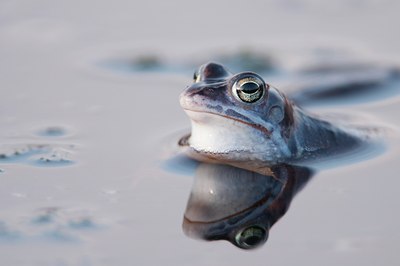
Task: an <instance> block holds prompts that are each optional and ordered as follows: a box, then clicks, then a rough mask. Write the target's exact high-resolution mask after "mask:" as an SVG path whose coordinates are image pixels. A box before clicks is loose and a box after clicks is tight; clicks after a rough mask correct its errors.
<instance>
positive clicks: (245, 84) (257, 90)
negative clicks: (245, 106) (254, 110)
mask: <svg viewBox="0 0 400 266" xmlns="http://www.w3.org/2000/svg"><path fill="white" fill-rule="evenodd" d="M264 90H265V86H264V83H263V81H262V80H261V79H259V78H257V77H254V76H252V77H245V78H243V79H240V80H238V81H236V82H235V84H233V92H234V94H235V95H236V96H237V97H238V98H239V99H240V100H241V101H243V102H246V103H254V102H256V101H258V100H259V99H261V97H262V96H263V94H264Z"/></svg>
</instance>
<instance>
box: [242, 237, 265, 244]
mask: <svg viewBox="0 0 400 266" xmlns="http://www.w3.org/2000/svg"><path fill="white" fill-rule="evenodd" d="M260 240H261V238H260V236H250V237H247V238H246V239H244V240H243V242H244V243H245V244H246V245H248V246H254V245H257V244H258V243H259V242H260Z"/></svg>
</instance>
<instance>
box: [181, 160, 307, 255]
mask: <svg viewBox="0 0 400 266" xmlns="http://www.w3.org/2000/svg"><path fill="white" fill-rule="evenodd" d="M270 170H271V171H270V175H261V174H259V173H255V172H251V171H248V170H244V169H240V168H235V167H233V166H228V165H220V164H206V163H203V164H200V165H199V167H198V168H197V171H196V176H195V181H194V184H193V187H192V191H191V194H190V197H189V200H188V203H187V207H186V211H185V215H184V220H183V230H184V232H185V234H186V235H188V236H190V237H193V238H201V239H205V240H228V241H230V242H231V243H232V244H234V245H236V246H237V247H239V248H243V249H252V248H255V247H259V246H261V245H262V244H264V243H265V242H266V241H267V239H268V235H269V230H270V228H271V227H272V225H274V224H275V222H276V221H277V220H279V218H281V217H282V216H283V215H284V214H285V212H286V211H287V209H288V207H289V205H290V202H291V201H292V199H293V197H294V195H295V194H296V193H297V192H298V191H299V190H300V189H301V188H302V187H304V185H305V184H306V183H307V182H308V181H309V179H310V178H311V176H312V171H311V170H310V169H308V168H304V167H297V166H289V165H278V166H274V167H272V168H270Z"/></svg>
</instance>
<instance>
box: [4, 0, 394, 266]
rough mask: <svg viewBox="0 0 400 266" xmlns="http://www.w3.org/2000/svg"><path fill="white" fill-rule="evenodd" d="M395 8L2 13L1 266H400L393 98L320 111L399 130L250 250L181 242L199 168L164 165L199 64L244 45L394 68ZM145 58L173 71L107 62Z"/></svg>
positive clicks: (306, 2) (79, 6)
mask: <svg viewBox="0 0 400 266" xmlns="http://www.w3.org/2000/svg"><path fill="white" fill-rule="evenodd" d="M398 8H399V5H398V4H397V2H396V1H389V0H387V1H350V2H349V1H336V2H335V3H331V2H326V3H323V2H319V1H312V0H303V1H283V2H282V1H281V2H279V3H278V2H274V1H266V2H265V1H253V2H252V3H249V2H238V3H235V4H233V3H230V2H227V1H220V2H214V1H203V2H193V3H190V2H188V1H169V2H165V3H161V2H159V3H156V2H145V3H138V2H135V1H133V2H132V1H117V2H115V1H113V2H92V1H88V2H84V3H83V2H77V1H76V2H74V1H63V2H61V3H59V2H54V3H53V2H48V1H35V2H31V1H2V3H0V47H1V49H0V54H1V62H0V77H1V85H0V123H1V125H2V126H1V131H0V140H1V147H0V148H1V151H0V154H3V156H2V157H4V158H2V159H1V161H0V180H1V186H0V199H1V200H0V264H1V265H85V266H86V265H161V264H162V265H187V264H191V265H242V264H252V265H261V264H262V265H265V264H271V265H293V264H296V265H321V264H323V265H338V264H341V265H361V264H363V265H377V264H380V265H398V263H399V261H400V256H399V254H398V242H399V240H400V233H399V232H398V230H397V228H398V224H399V223H400V215H398V211H397V210H398V209H399V200H398V199H397V190H398V185H399V184H400V182H399V179H398V176H397V170H398V167H397V163H399V159H398V158H399V157H398V152H399V145H398V141H397V135H398V131H397V125H398V124H399V122H400V118H399V116H398V114H397V113H398V112H399V107H398V104H399V101H400V99H399V97H398V96H396V94H389V96H386V97H379V99H376V100H368V101H367V100H366V101H362V102H358V103H353V102H351V101H350V102H349V103H348V104H346V105H342V106H340V107H337V106H335V105H326V106H325V105H322V106H321V105H320V106H315V107H312V108H311V111H315V112H320V111H324V112H329V111H338V109H339V110H340V111H341V112H344V113H351V114H353V113H354V114H362V115H366V116H368V117H370V118H369V120H370V121H371V122H373V123H379V124H382V125H384V126H385V127H388V128H390V130H389V132H388V135H387V137H386V139H387V143H388V148H387V150H386V151H385V153H383V154H381V155H380V156H378V157H375V158H373V159H369V160H364V161H360V162H357V163H354V164H349V165H344V166H341V167H333V168H330V169H329V170H325V171H322V172H320V173H318V175H317V176H315V177H314V178H313V179H312V180H311V181H310V182H309V184H308V185H307V187H306V188H305V189H304V190H303V191H302V192H301V193H300V194H299V195H298V196H296V198H295V199H294V200H293V202H292V205H291V207H290V210H289V212H288V213H287V214H286V215H285V216H284V217H283V218H282V219H281V220H280V221H279V222H278V223H277V224H275V225H274V227H273V228H272V230H271V233H270V236H269V240H268V242H267V244H266V245H264V246H263V247H261V248H259V249H257V250H254V251H243V250H239V249H237V248H236V247H234V246H232V245H231V244H230V243H228V242H226V241H218V242H203V241H197V240H193V239H190V238H187V237H186V236H185V235H184V233H183V232H182V227H181V226H182V219H183V213H184V211H185V207H186V202H187V199H188V197H189V193H190V189H191V186H192V182H193V177H192V176H193V172H194V168H195V166H189V167H188V166H182V168H178V167H177V168H174V169H166V167H165V164H164V162H165V161H166V160H168V159H169V158H171V157H173V156H174V155H176V154H177V153H178V150H177V148H176V141H177V139H178V138H179V136H180V135H181V134H182V133H183V132H186V131H187V130H189V120H188V118H186V116H185V114H184V113H183V111H182V110H181V108H180V106H179V103H178V95H179V93H180V92H181V91H182V90H183V89H184V88H185V86H187V85H188V84H189V83H190V82H191V80H192V70H193V69H192V67H194V66H197V65H198V64H201V63H204V62H206V61H208V60H216V59H219V58H220V56H221V55H224V54H226V53H230V52H235V51H237V50H240V49H243V48H245V49H250V50H251V51H255V52H262V53H266V54H267V55H271V54H272V55H273V56H274V58H277V59H278V61H279V62H277V63H279V65H280V66H281V68H282V69H285V70H287V71H291V70H293V69H297V68H299V67H301V66H304V65H308V64H311V63H313V62H318V61H319V60H320V58H321V53H319V52H316V51H328V54H330V53H333V54H334V55H338V54H340V55H342V56H343V57H344V58H351V60H356V61H357V60H361V61H363V62H364V61H368V62H380V63H385V64H396V63H398V62H399V57H398V55H399V50H398V49H399V48H398V47H400V38H399V37H398V35H397V34H395V33H394V32H393V31H394V30H395V26H396V25H398V23H399V19H398V15H397V13H398V12H397V10H398ZM322 54H324V55H326V53H325V52H324V53H322ZM143 55H151V56H155V57H157V58H160V59H161V60H162V62H165V64H166V65H167V66H169V67H170V68H168V69H170V71H164V70H163V71H141V72H140V71H139V72H137V71H136V72H135V71H130V69H129V68H128V69H126V67H114V66H115V65H114V66H113V67H109V65H107V64H106V65H104V62H125V61H124V60H128V61H129V60H135V58H136V59H137V58H142V56H143ZM333 57H334V58H337V56H333ZM339 57H340V56H339ZM328 59H330V58H328ZM117 65H119V66H125V65H124V64H117ZM171 66H173V67H171ZM174 66H176V67H175V68H174ZM171 69H172V70H171ZM161 70H162V69H161ZM272 78H276V83H275V82H274V85H275V86H277V87H279V86H281V85H282V86H284V85H285V80H282V79H278V77H277V76H274V77H272V75H271V79H272ZM0 157H1V155H0Z"/></svg>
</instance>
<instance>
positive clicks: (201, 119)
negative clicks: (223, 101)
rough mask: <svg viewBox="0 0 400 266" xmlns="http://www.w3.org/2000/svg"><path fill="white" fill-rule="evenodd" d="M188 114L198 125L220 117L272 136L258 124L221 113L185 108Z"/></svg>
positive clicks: (270, 132) (269, 131)
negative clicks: (212, 117) (210, 118)
mask: <svg viewBox="0 0 400 266" xmlns="http://www.w3.org/2000/svg"><path fill="white" fill-rule="evenodd" d="M183 109H184V110H185V112H186V114H187V115H188V116H189V117H190V119H192V120H193V121H195V122H197V123H207V122H208V121H209V116H210V115H211V116H218V117H222V118H225V119H229V120H231V121H233V122H237V123H241V124H244V125H246V126H249V127H252V128H254V129H256V130H258V131H261V132H262V133H264V134H265V135H266V136H270V135H271V134H272V131H271V130H268V129H266V128H265V127H264V126H262V125H260V124H257V123H251V122H248V121H244V120H242V119H240V118H236V117H232V116H229V115H225V114H221V113H215V112H210V111H200V110H193V109H188V108H183Z"/></svg>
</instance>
